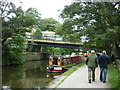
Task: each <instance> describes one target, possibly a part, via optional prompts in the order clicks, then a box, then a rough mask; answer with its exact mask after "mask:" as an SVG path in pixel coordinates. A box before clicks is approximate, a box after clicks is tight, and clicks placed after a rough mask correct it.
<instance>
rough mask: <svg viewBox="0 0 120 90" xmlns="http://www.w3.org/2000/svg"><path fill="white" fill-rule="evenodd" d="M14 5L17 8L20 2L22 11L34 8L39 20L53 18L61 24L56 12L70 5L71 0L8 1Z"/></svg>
mask: <svg viewBox="0 0 120 90" xmlns="http://www.w3.org/2000/svg"><path fill="white" fill-rule="evenodd" d="M10 1H12V2H13V3H15V5H17V6H19V5H20V3H19V2H20V1H21V2H22V8H23V10H27V9H28V8H30V7H32V8H36V9H38V12H39V13H40V14H41V18H42V19H44V18H50V17H51V18H54V19H55V20H57V21H59V22H63V21H62V19H60V18H59V14H60V12H58V10H62V9H64V6H65V5H70V4H71V3H72V1H73V0H10Z"/></svg>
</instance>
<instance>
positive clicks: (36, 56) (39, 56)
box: [24, 53, 49, 61]
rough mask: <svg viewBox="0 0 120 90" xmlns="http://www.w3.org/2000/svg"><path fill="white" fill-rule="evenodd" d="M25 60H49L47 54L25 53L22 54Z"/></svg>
mask: <svg viewBox="0 0 120 90" xmlns="http://www.w3.org/2000/svg"><path fill="white" fill-rule="evenodd" d="M24 57H25V59H26V60H28V61H29V60H42V59H49V54H47V53H26V54H24Z"/></svg>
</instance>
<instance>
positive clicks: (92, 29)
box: [60, 2, 120, 54]
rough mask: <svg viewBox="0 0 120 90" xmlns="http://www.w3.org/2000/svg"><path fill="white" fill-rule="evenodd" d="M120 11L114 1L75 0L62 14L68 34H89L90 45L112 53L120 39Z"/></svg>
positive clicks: (65, 30)
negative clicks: (92, 0)
mask: <svg viewBox="0 0 120 90" xmlns="http://www.w3.org/2000/svg"><path fill="white" fill-rule="evenodd" d="M119 12H120V11H119V10H117V9H116V8H115V4H114V3H112V2H84V3H81V2H74V3H72V4H71V5H69V6H65V8H64V9H63V11H62V12H61V14H60V16H61V17H62V18H63V19H64V20H65V22H64V23H63V27H64V28H63V30H64V32H65V33H66V34H68V33H69V34H75V33H76V34H77V35H78V37H80V36H87V37H88V39H89V42H88V43H90V45H91V43H92V45H93V46H94V45H95V46H98V48H102V49H106V50H107V51H108V53H109V54H110V53H111V50H112V48H113V46H114V45H115V43H116V42H119V41H120V38H119V35H120V31H118V28H120V25H119V23H118V22H120V19H118V18H119V17H120V14H119ZM111 35H112V38H111ZM113 40H114V41H113ZM99 44H102V45H99Z"/></svg>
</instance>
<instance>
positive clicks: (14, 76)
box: [2, 60, 54, 88]
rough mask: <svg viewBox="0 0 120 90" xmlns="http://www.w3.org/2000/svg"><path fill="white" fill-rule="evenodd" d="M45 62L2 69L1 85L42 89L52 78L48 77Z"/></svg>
mask: <svg viewBox="0 0 120 90" xmlns="http://www.w3.org/2000/svg"><path fill="white" fill-rule="evenodd" d="M47 64H48V62H47V60H42V61H30V62H26V63H25V64H24V65H21V66H9V67H3V68H2V79H3V80H2V84H3V86H10V87H11V88H35V87H39V88H44V87H45V86H46V85H47V84H48V83H49V82H50V81H51V80H53V79H54V77H53V76H51V75H50V76H49V77H48V73H47V71H46V67H47Z"/></svg>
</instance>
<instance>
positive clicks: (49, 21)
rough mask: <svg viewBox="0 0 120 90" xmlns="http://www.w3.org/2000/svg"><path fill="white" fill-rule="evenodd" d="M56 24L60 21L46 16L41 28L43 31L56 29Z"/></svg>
mask: <svg viewBox="0 0 120 90" xmlns="http://www.w3.org/2000/svg"><path fill="white" fill-rule="evenodd" d="M56 24H58V22H57V21H56V20H54V19H53V18H45V19H42V20H41V22H40V23H39V28H40V29H41V30H42V31H55V29H56Z"/></svg>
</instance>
